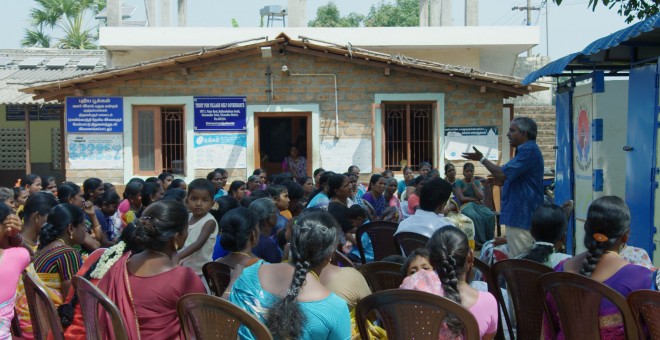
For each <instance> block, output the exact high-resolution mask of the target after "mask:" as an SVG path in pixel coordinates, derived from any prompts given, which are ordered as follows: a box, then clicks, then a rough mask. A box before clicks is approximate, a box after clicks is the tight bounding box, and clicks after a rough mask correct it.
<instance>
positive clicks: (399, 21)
mask: <svg viewBox="0 0 660 340" xmlns="http://www.w3.org/2000/svg"><path fill="white" fill-rule="evenodd" d="M364 25H365V26H369V27H408V26H419V0H396V2H395V3H389V2H385V1H381V2H380V3H379V4H377V5H372V6H371V9H369V14H367V17H366V19H365V21H364Z"/></svg>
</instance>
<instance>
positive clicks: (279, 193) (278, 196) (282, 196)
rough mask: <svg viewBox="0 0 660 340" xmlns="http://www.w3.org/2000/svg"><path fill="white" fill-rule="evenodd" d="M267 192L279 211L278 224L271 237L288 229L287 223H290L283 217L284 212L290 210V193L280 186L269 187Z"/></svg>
mask: <svg viewBox="0 0 660 340" xmlns="http://www.w3.org/2000/svg"><path fill="white" fill-rule="evenodd" d="M266 192H268V194H269V195H270V197H271V198H272V199H273V201H275V206H276V207H277V210H278V211H279V213H278V215H277V224H275V228H273V230H272V231H271V236H272V235H275V234H277V232H278V231H280V230H282V229H284V227H286V223H287V222H288V221H289V220H288V219H287V218H286V217H284V216H282V212H283V211H285V210H288V209H289V192H288V191H287V190H286V187H285V186H283V185H279V184H273V185H269V186H268V188H266Z"/></svg>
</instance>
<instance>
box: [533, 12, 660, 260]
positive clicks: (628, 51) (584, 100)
mask: <svg viewBox="0 0 660 340" xmlns="http://www.w3.org/2000/svg"><path fill="white" fill-rule="evenodd" d="M658 58H660V15H655V16H653V17H651V18H649V19H647V20H644V21H641V22H638V23H636V24H634V25H631V26H630V27H628V28H625V29H622V30H620V31H618V32H615V33H613V34H611V35H608V36H606V37H603V38H600V39H598V40H596V41H594V42H592V43H591V44H589V45H588V46H587V47H585V48H584V49H583V50H582V51H580V52H577V53H573V54H569V55H567V56H565V57H563V58H561V59H558V60H556V61H554V62H552V63H550V64H548V65H546V66H544V67H542V68H541V69H539V70H536V71H534V72H532V73H530V74H529V75H527V77H525V79H524V80H523V84H530V83H532V82H534V81H537V80H538V79H539V78H541V77H552V78H553V79H554V83H555V84H556V133H557V134H556V146H555V149H556V152H557V153H556V169H555V170H556V182H555V202H559V204H561V202H564V201H565V200H567V199H572V200H574V201H575V213H574V214H573V217H572V220H571V221H570V222H571V223H570V226H569V230H568V235H567V243H566V247H567V250H568V252H569V253H571V252H572V253H573V254H575V253H578V252H581V251H583V250H584V246H583V241H582V240H583V237H584V228H583V226H584V221H585V219H586V214H587V208H588V207H589V204H590V203H591V202H592V201H593V200H594V199H596V198H598V197H601V196H606V195H617V196H619V197H622V198H624V199H625V201H626V203H627V204H628V206H629V207H630V212H631V215H632V220H631V233H630V240H629V242H628V244H630V245H632V246H636V247H640V248H643V249H645V250H646V251H647V252H648V253H649V255H650V256H651V257H652V259H653V262H654V265H655V266H658V265H659V264H660V253H659V252H660V250H658V249H657V247H656V245H657V244H658V243H660V236H658V235H657V226H658V225H660V198H659V197H658V196H657V195H658V176H659V175H660V166H659V165H658V164H657V162H658V151H659V150H660V147H659V146H658V141H659V140H658V128H660V123H659V122H658V101H659V94H658V92H659V89H658V82H659V74H660V71H659V69H658Z"/></svg>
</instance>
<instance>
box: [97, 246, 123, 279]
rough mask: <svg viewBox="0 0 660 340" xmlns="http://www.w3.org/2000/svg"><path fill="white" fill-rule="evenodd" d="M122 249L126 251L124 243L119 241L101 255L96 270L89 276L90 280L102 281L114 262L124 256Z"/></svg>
mask: <svg viewBox="0 0 660 340" xmlns="http://www.w3.org/2000/svg"><path fill="white" fill-rule="evenodd" d="M124 249H126V243H124V241H121V242H119V243H117V244H115V245H114V246H112V247H110V248H108V249H107V250H106V251H105V252H104V253H103V255H101V258H100V259H99V262H98V263H97V264H96V268H95V269H94V271H93V272H92V274H91V275H90V277H91V278H93V279H99V280H100V279H102V278H103V276H104V275H105V273H107V272H108V270H109V269H110V267H112V265H113V264H115V262H117V261H118V260H119V258H120V257H121V256H122V255H124Z"/></svg>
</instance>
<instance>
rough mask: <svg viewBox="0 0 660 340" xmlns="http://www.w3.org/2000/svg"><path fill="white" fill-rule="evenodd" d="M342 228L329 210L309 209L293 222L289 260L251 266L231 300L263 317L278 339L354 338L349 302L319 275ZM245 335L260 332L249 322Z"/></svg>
mask: <svg viewBox="0 0 660 340" xmlns="http://www.w3.org/2000/svg"><path fill="white" fill-rule="evenodd" d="M337 228H338V226H337V222H336V221H335V220H334V218H332V216H330V214H328V213H327V212H324V211H313V212H308V213H303V214H302V215H301V216H300V217H299V218H298V219H297V221H296V222H295V224H294V225H293V227H292V234H291V243H290V246H291V253H290V256H289V262H288V263H278V264H265V263H264V262H263V261H259V262H257V263H256V264H254V265H252V266H250V267H248V268H246V269H245V270H244V271H243V273H242V274H241V276H240V277H239V278H238V279H237V280H236V282H235V283H234V284H233V287H232V288H233V289H232V291H231V293H230V295H229V299H230V301H231V302H232V303H234V304H236V305H238V306H239V307H241V308H243V309H245V310H246V311H248V312H249V313H251V314H253V315H254V316H256V317H257V318H259V319H260V320H261V321H263V322H264V323H265V324H266V326H268V329H270V331H271V333H273V336H274V337H275V338H277V339H349V338H350V336H351V320H350V316H349V312H348V307H347V306H346V302H345V301H344V300H342V299H341V298H340V297H339V296H337V295H336V294H334V293H332V292H330V291H329V290H328V289H327V288H326V287H325V286H323V284H321V282H320V281H319V276H320V275H321V272H322V271H323V268H324V267H325V266H326V265H327V264H328V263H329V262H330V259H331V257H332V254H333V252H334V250H335V249H336V248H337ZM239 335H240V338H241V339H253V338H254V337H253V336H252V334H251V333H250V332H249V331H248V330H247V329H245V328H244V327H241V329H240V330H239Z"/></svg>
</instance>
